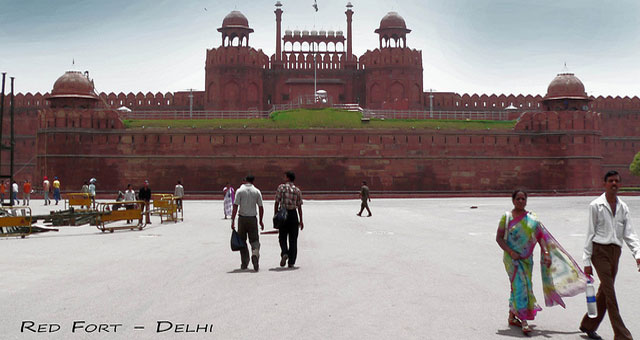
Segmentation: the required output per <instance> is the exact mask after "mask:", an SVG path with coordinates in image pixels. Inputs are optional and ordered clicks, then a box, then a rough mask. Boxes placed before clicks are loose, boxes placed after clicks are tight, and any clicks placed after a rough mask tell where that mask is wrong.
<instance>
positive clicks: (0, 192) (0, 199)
mask: <svg viewBox="0 0 640 340" xmlns="http://www.w3.org/2000/svg"><path fill="white" fill-rule="evenodd" d="M6 191H7V187H6V185H5V183H4V181H0V205H3V204H4V194H5V192H6Z"/></svg>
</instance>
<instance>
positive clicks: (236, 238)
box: [231, 229, 247, 251]
mask: <svg viewBox="0 0 640 340" xmlns="http://www.w3.org/2000/svg"><path fill="white" fill-rule="evenodd" d="M246 247H247V243H246V242H243V241H242V238H240V235H239V234H238V232H237V231H236V230H235V229H233V231H232V232H231V250H232V251H238V250H240V249H243V248H246Z"/></svg>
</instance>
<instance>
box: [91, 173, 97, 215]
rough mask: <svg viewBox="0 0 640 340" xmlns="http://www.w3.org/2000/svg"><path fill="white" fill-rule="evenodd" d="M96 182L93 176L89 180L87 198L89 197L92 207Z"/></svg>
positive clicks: (94, 202)
mask: <svg viewBox="0 0 640 340" xmlns="http://www.w3.org/2000/svg"><path fill="white" fill-rule="evenodd" d="M96 182H97V180H96V179H95V178H91V179H90V180H89V198H91V204H92V205H93V209H95V208H96Z"/></svg>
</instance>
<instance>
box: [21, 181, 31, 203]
mask: <svg viewBox="0 0 640 340" xmlns="http://www.w3.org/2000/svg"><path fill="white" fill-rule="evenodd" d="M22 191H23V193H22V205H29V201H30V200H31V183H30V182H29V180H28V179H27V180H25V181H24V184H23V185H22Z"/></svg>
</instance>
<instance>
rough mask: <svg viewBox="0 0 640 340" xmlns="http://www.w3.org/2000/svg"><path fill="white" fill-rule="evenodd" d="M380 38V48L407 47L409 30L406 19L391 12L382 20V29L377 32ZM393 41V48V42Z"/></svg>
mask: <svg viewBox="0 0 640 340" xmlns="http://www.w3.org/2000/svg"><path fill="white" fill-rule="evenodd" d="M375 32H376V33H378V35H379V36H380V48H381V49H382V48H390V47H402V48H405V47H407V33H409V32H411V30H410V29H407V24H406V23H405V22H404V19H403V18H402V17H401V16H400V15H399V14H398V13H396V12H389V13H387V15H385V16H384V17H383V18H382V20H380V27H379V28H378V29H376V30H375ZM392 41H393V46H392V45H391V42H392Z"/></svg>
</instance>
